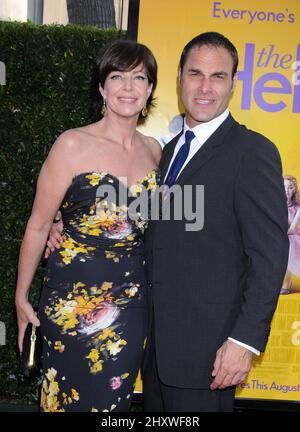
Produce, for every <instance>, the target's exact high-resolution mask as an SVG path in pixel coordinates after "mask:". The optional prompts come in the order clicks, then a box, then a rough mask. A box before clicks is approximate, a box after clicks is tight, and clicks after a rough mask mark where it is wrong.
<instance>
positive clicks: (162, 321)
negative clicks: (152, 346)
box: [146, 115, 289, 388]
mask: <svg viewBox="0 0 300 432" xmlns="http://www.w3.org/2000/svg"><path fill="white" fill-rule="evenodd" d="M178 138H179V136H177V137H175V138H174V139H173V140H172V141H171V142H170V143H169V144H168V145H167V146H166V147H165V148H164V151H163V156H162V160H161V164H160V168H161V171H162V179H163V178H164V176H165V174H166V171H167V169H168V166H169V162H170V160H171V158H172V155H173V152H174V148H175V145H176V143H177V141H178ZM177 183H178V184H179V185H182V186H183V185H185V184H188V185H194V189H195V185H204V227H203V229H202V230H201V231H196V232H193V231H190V232H187V231H186V230H185V224H186V223H187V222H189V221H187V220H185V219H183V220H170V221H164V220H163V221H151V222H150V225H149V228H148V231H147V236H146V246H147V250H148V261H149V280H150V294H151V300H150V301H151V308H152V310H153V314H152V324H153V323H154V324H155V325H154V328H155V341H156V356H157V365H158V372H159V376H160V379H161V380H162V381H163V382H164V383H165V384H167V385H172V386H177V387H185V388H200V387H206V386H208V385H209V384H210V383H211V381H212V377H211V372H212V369H213V363H214V360H215V356H216V352H217V350H218V349H219V348H220V346H221V345H222V344H223V342H224V341H225V340H226V339H227V338H228V336H231V337H232V338H235V339H237V340H239V341H241V342H244V343H246V344H248V345H250V346H252V347H254V348H256V349H258V350H260V351H264V349H265V345H266V342H267V339H268V335H269V331H270V322H271V320H272V316H273V313H274V310H275V308H276V304H277V300H278V296H279V291H280V288H281V283H282V280H283V277H284V274H285V271H286V267H287V259H288V250H289V241H288V236H287V230H288V222H287V204H286V196H285V192H284V186H283V179H282V168H281V160H280V156H279V153H278V151H277V149H276V147H275V146H274V144H272V143H271V142H270V141H269V140H268V139H266V138H265V137H264V136H262V135H260V134H258V133H255V132H253V131H250V130H248V129H247V128H246V127H244V126H242V125H240V124H239V123H237V122H236V121H235V120H234V119H233V118H232V116H231V115H229V116H228V117H227V119H226V120H225V121H224V122H223V123H222V124H221V126H220V127H219V128H218V129H217V130H216V131H215V132H214V134H213V135H212V136H211V137H210V138H209V139H208V140H207V141H206V142H205V144H204V145H203V146H202V147H201V149H200V150H199V151H198V152H197V154H196V155H195V156H194V157H193V158H192V160H191V161H190V162H189V163H188V164H187V165H186V167H185V168H184V170H183V171H182V173H181V174H180V176H179V177H178V179H177ZM194 198H195V196H194ZM172 202H174V200H173V201H172V200H171V207H172ZM171 213H172V211H171ZM146 359H147V355H146ZM146 363H147V362H146Z"/></svg>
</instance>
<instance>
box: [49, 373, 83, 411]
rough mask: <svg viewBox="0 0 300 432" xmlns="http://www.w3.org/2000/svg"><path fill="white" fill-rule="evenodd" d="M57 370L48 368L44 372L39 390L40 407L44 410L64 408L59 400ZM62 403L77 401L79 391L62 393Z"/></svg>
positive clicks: (73, 390) (60, 409)
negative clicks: (68, 393)
mask: <svg viewBox="0 0 300 432" xmlns="http://www.w3.org/2000/svg"><path fill="white" fill-rule="evenodd" d="M56 379H57V370H56V369H54V368H50V369H48V371H47V372H46V374H45V376H44V379H43V383H42V391H41V408H42V409H43V411H45V412H64V411H65V410H64V409H63V407H62V406H61V403H60V402H59V394H60V388H59V385H58V382H57V381H56ZM62 398H63V404H64V405H66V404H71V403H74V402H78V401H79V398H80V396H79V393H78V392H77V391H76V390H75V389H72V390H71V396H68V395H67V394H66V393H62Z"/></svg>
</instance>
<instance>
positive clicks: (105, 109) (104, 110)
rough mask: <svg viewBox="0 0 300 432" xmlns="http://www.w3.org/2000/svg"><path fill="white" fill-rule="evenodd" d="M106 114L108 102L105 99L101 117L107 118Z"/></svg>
mask: <svg viewBox="0 0 300 432" xmlns="http://www.w3.org/2000/svg"><path fill="white" fill-rule="evenodd" d="M106 113H107V108H106V100H105V99H103V104H102V107H101V115H102V117H105V115H106Z"/></svg>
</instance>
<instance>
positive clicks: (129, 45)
mask: <svg viewBox="0 0 300 432" xmlns="http://www.w3.org/2000/svg"><path fill="white" fill-rule="evenodd" d="M139 64H142V65H143V66H144V68H145V70H146V75H147V78H148V81H149V84H152V91H151V94H150V96H149V97H148V100H147V102H146V107H147V109H150V107H151V106H153V92H154V90H155V88H156V84H157V63H156V60H155V57H154V55H153V54H152V52H151V51H150V49H149V48H147V47H146V46H145V45H143V44H140V43H137V42H135V41H132V40H125V39H119V40H115V41H113V42H110V43H109V44H107V45H105V46H104V47H103V48H102V49H101V50H100V51H99V53H98V55H97V58H96V65H95V68H94V71H93V75H92V83H91V97H92V120H93V121H98V120H99V119H100V118H101V117H102V116H101V107H102V105H103V97H102V95H101V93H100V91H99V84H100V85H101V86H102V87H104V83H105V80H106V78H107V76H108V75H109V74H110V73H111V72H113V71H121V72H123V71H130V70H132V69H134V68H135V67H136V66H138V65H139ZM140 118H142V116H141V115H140Z"/></svg>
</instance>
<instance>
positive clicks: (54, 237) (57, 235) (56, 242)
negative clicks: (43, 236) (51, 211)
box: [44, 211, 64, 259]
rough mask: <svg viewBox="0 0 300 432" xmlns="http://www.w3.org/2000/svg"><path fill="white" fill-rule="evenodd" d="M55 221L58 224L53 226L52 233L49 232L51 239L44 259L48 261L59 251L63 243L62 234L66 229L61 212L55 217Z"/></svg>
mask: <svg viewBox="0 0 300 432" xmlns="http://www.w3.org/2000/svg"><path fill="white" fill-rule="evenodd" d="M55 220H57V222H54V223H53V224H52V226H51V229H50V232H49V238H48V241H47V247H46V250H45V254H44V257H45V258H46V259H47V258H49V256H50V254H51V253H52V252H54V251H55V249H59V248H60V245H61V243H62V242H63V238H62V236H61V233H62V231H63V228H64V224H63V221H62V218H61V212H60V211H59V212H57V215H56V217H55Z"/></svg>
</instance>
